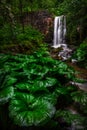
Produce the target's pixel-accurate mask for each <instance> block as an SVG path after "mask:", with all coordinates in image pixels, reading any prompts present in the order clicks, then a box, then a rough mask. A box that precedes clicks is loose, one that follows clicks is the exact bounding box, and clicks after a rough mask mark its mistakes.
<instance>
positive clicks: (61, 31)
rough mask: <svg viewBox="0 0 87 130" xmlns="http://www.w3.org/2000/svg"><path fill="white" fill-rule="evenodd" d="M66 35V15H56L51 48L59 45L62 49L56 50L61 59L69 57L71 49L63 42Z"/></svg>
mask: <svg viewBox="0 0 87 130" xmlns="http://www.w3.org/2000/svg"><path fill="white" fill-rule="evenodd" d="M65 36H66V17H65V16H64V15H62V16H57V17H55V19H54V39H53V46H52V47H53V48H59V47H61V48H62V50H61V51H60V52H58V53H59V54H58V57H61V58H62V60H67V59H69V58H70V57H71V53H72V50H71V49H70V48H68V46H67V44H66V42H65Z"/></svg>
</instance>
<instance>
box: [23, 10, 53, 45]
mask: <svg viewBox="0 0 87 130" xmlns="http://www.w3.org/2000/svg"><path fill="white" fill-rule="evenodd" d="M23 21H24V24H25V25H32V26H33V27H35V28H36V29H38V30H39V31H40V32H41V33H42V34H43V35H44V36H45V39H44V41H45V42H48V43H52V40H53V21H54V18H53V16H52V14H50V13H49V12H48V11H37V12H30V13H25V14H24V16H23Z"/></svg>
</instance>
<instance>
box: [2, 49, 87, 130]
mask: <svg viewBox="0 0 87 130" xmlns="http://www.w3.org/2000/svg"><path fill="white" fill-rule="evenodd" d="M0 59H1V60H0V107H2V106H4V105H5V104H8V105H7V110H8V115H9V117H10V119H11V120H12V121H13V122H14V124H16V125H19V126H27V127H28V126H44V125H46V124H49V122H50V121H52V122H53V123H52V125H51V124H50V126H52V127H54V125H55V126H56V127H58V128H59V127H60V121H59V119H60V117H61V118H62V119H63V120H64V121H65V122H66V123H68V124H72V122H75V121H76V122H80V121H79V120H78V117H79V119H82V121H81V123H83V122H84V121H83V120H85V118H82V116H81V115H80V114H79V113H78V114H77V116H76V115H73V114H72V113H70V112H67V110H66V108H67V106H69V105H71V104H73V103H79V105H80V104H81V105H80V106H81V108H80V110H81V111H83V114H84V113H85V114H87V111H86V106H87V100H86V98H87V93H86V92H85V93H84V92H83V91H80V92H79V91H78V89H77V88H76V87H75V86H73V85H70V84H69V81H76V78H75V71H74V70H73V69H72V68H71V67H69V66H68V65H66V64H65V63H64V62H61V61H58V60H54V59H52V58H51V57H50V55H49V53H48V52H47V51H42V50H41V51H38V52H34V53H33V54H32V55H23V54H17V55H5V54H0ZM72 115H73V116H72ZM58 121H59V122H58ZM53 124H54V125H53ZM48 126H49V125H48ZM63 130H64V128H63Z"/></svg>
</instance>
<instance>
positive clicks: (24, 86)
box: [16, 77, 57, 92]
mask: <svg viewBox="0 0 87 130" xmlns="http://www.w3.org/2000/svg"><path fill="white" fill-rule="evenodd" d="M56 83H57V80H56V79H55V78H49V77H47V78H46V79H45V80H42V81H41V80H34V81H32V83H28V82H26V83H24V82H21V83H18V84H17V85H16V87H17V88H18V89H21V90H28V91H30V92H37V91H42V90H43V91H46V92H47V91H48V89H47V88H48V87H51V86H54V85H55V84H56Z"/></svg>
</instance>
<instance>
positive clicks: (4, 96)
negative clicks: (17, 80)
mask: <svg viewBox="0 0 87 130" xmlns="http://www.w3.org/2000/svg"><path fill="white" fill-rule="evenodd" d="M13 95H14V88H13V87H7V88H4V89H2V90H1V91H0V104H4V103H6V102H8V101H9V99H11V98H12V97H13Z"/></svg>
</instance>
